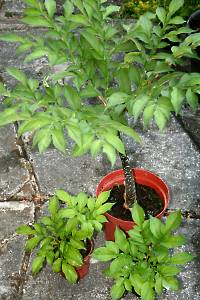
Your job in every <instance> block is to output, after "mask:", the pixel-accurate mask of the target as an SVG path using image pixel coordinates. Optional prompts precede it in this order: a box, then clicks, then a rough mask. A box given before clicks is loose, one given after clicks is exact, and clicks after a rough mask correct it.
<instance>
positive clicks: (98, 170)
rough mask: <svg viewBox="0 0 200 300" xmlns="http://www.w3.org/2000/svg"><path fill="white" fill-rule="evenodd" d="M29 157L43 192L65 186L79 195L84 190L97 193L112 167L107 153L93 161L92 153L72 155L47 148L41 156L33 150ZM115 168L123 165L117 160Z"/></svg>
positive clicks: (52, 191) (70, 191) (47, 192)
mask: <svg viewBox="0 0 200 300" xmlns="http://www.w3.org/2000/svg"><path fill="white" fill-rule="evenodd" d="M30 159H31V161H32V164H33V166H34V170H35V174H36V176H37V181H38V182H39V186H40V190H41V192H42V193H43V194H45V195H48V194H53V193H54V192H55V189H60V188H62V189H65V190H67V191H68V192H69V193H72V194H77V193H79V192H81V191H84V192H87V193H89V194H93V195H95V189H96V187H97V184H98V183H99V180H100V179H101V178H102V177H103V176H104V175H105V174H106V173H107V172H109V171H110V170H111V166H110V163H109V162H108V161H107V159H106V158H105V157H104V156H99V157H98V158H97V159H96V160H93V159H92V158H91V157H90V156H89V155H84V156H82V157H76V158H74V157H70V156H67V155H66V156H65V155H63V154H60V153H58V151H57V150H54V149H51V148H50V149H48V150H47V151H46V152H45V153H44V154H42V155H40V154H39V153H38V151H37V150H32V152H31V153H30ZM115 168H120V162H119V161H118V162H117V164H116V166H115Z"/></svg>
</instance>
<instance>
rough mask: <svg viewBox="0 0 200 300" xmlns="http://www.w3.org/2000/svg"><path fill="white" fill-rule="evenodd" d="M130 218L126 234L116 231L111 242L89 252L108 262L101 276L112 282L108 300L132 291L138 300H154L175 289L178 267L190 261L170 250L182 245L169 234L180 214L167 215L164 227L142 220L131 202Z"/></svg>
mask: <svg viewBox="0 0 200 300" xmlns="http://www.w3.org/2000/svg"><path fill="white" fill-rule="evenodd" d="M132 217H133V220H134V222H135V223H136V225H135V226H134V228H133V229H131V230H129V231H128V233H127V235H126V234H125V233H124V232H123V231H122V230H120V229H119V228H116V230H115V242H112V241H107V242H106V246H105V247H101V248H97V249H96V250H95V251H94V252H93V257H94V258H96V259H98V260H100V261H103V262H107V261H110V265H109V267H108V268H107V269H106V270H105V272H104V274H105V275H106V276H107V277H110V278H112V279H113V280H114V285H113V286H112V288H111V296H112V300H117V299H120V298H121V297H122V296H123V295H124V293H125V292H132V291H134V292H136V293H137V294H138V295H140V296H141V299H142V300H154V299H155V297H156V294H157V295H160V294H161V293H162V291H163V290H164V289H169V290H175V291H176V290H178V289H179V281H178V279H177V278H176V275H177V274H179V273H180V272H181V268H180V266H181V265H184V264H186V263H187V262H189V261H191V260H192V259H193V256H192V255H191V254H190V253H188V252H180V253H179V252H177V251H176V252H175V251H173V252H172V251H171V250H172V249H175V248H176V247H179V246H181V245H183V244H184V243H185V237H184V236H183V235H181V234H177V233H176V234H174V233H173V231H174V230H175V229H177V228H178V227H179V226H180V223H181V213H180V211H176V212H173V213H171V214H170V215H169V216H168V217H167V218H166V222H165V224H164V223H163V222H162V221H161V220H160V219H157V218H155V217H151V218H150V219H149V220H145V219H144V211H143V209H142V208H141V207H140V206H139V205H138V204H137V203H135V204H134V206H133V209H132Z"/></svg>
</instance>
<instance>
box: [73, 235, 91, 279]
mask: <svg viewBox="0 0 200 300" xmlns="http://www.w3.org/2000/svg"><path fill="white" fill-rule="evenodd" d="M88 245H89V248H88V254H87V256H85V257H84V259H83V265H82V266H81V267H78V268H76V272H77V274H78V279H82V278H84V277H85V276H86V275H87V274H88V271H89V266H90V255H91V253H92V251H93V248H94V247H93V241H92V240H88Z"/></svg>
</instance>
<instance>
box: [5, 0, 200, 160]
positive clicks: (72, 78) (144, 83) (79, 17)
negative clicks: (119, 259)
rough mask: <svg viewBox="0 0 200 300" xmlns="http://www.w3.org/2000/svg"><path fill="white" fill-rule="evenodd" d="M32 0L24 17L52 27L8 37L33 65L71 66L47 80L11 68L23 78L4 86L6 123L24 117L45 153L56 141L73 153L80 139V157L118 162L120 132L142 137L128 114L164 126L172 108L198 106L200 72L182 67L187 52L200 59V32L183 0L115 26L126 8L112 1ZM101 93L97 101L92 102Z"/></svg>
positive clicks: (76, 153) (22, 121)
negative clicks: (70, 145)
mask: <svg viewBox="0 0 200 300" xmlns="http://www.w3.org/2000/svg"><path fill="white" fill-rule="evenodd" d="M24 2H25V4H26V6H27V7H26V9H25V10H24V18H23V19H22V21H23V22H24V23H26V24H29V25H30V26H33V27H34V26H43V27H45V28H46V32H45V35H44V37H42V36H37V35H32V34H31V35H29V34H28V35H26V36H25V37H24V36H17V35H16V34H11V33H8V34H2V35H0V40H3V41H7V42H15V43H18V48H17V53H18V54H21V53H25V54H26V58H25V63H28V62H30V61H32V60H36V59H39V58H41V57H46V59H47V60H48V64H49V66H50V68H49V69H50V70H52V67H54V66H55V65H60V64H62V65H63V68H62V70H61V71H59V72H56V73H54V74H52V71H50V72H49V74H46V77H45V78H43V82H42V84H41V85H40V86H39V83H38V81H37V80H35V79H33V78H30V79H29V78H27V76H26V74H24V72H22V71H20V70H17V69H15V68H8V69H7V71H8V73H9V75H10V76H12V77H13V78H14V79H15V80H17V82H18V84H17V85H16V87H14V88H13V90H12V91H8V90H7V89H6V87H5V86H4V85H3V84H0V94H1V95H2V96H3V97H4V99H5V103H7V104H8V106H9V107H8V108H5V109H4V111H3V112H1V113H0V126H4V125H6V124H8V123H11V122H15V121H19V122H20V127H19V132H18V133H19V134H23V133H25V132H27V131H31V132H32V133H33V146H34V147H35V146H38V148H39V151H40V152H41V153H42V152H44V151H45V150H46V149H47V148H48V147H49V146H50V145H53V146H54V147H55V148H56V149H58V150H59V151H61V152H63V153H66V147H67V141H68V139H72V140H73V142H74V149H73V150H72V152H71V154H72V155H73V156H75V157H76V156H80V155H83V154H85V153H88V152H90V153H91V155H92V157H93V158H95V157H96V156H97V155H98V154H100V153H102V152H103V153H105V154H106V155H107V157H108V159H109V160H110V162H111V164H112V165H114V164H115V161H116V155H117V152H120V153H121V154H124V153H125V147H124V144H123V142H122V141H121V139H120V138H119V135H118V133H119V132H120V133H123V134H126V135H128V136H130V137H131V138H133V139H134V140H135V141H136V142H140V137H139V135H138V134H137V132H136V131H135V130H134V129H133V128H130V126H129V124H128V121H127V120H126V117H125V112H126V113H128V114H129V116H131V117H134V119H135V122H136V121H137V120H138V119H139V118H141V117H142V119H143V122H144V127H147V126H148V125H149V124H150V123H151V122H152V121H154V122H155V123H156V124H157V126H158V128H159V129H160V131H163V130H164V129H165V127H166V126H167V122H168V121H169V119H170V116H171V112H175V113H176V114H178V113H180V112H181V107H182V105H183V104H184V103H185V102H186V103H188V104H189V105H190V106H191V108H192V109H193V110H195V109H196V108H197V105H198V94H199V90H200V89H199V86H200V80H199V74H197V73H188V74H185V73H184V72H179V71H177V70H178V69H179V68H178V66H180V65H181V66H182V65H184V60H185V58H196V59H198V56H197V53H196V48H197V47H198V46H199V44H200V33H199V32H194V31H193V30H191V29H189V28H188V27H186V26H184V25H183V24H184V20H183V18H181V17H180V16H178V15H177V14H178V11H179V10H180V9H181V6H182V5H183V0H172V1H171V2H170V3H169V2H168V5H166V6H165V7H157V9H156V13H155V14H154V15H152V14H146V15H143V16H141V17H140V18H139V20H138V21H137V22H135V23H131V24H130V25H123V24H121V23H120V24H116V25H114V23H113V22H112V25H111V23H110V22H111V17H112V15H113V14H115V13H117V12H118V11H119V9H120V8H119V7H118V6H116V5H108V4H107V3H106V2H107V1H100V0H85V1H75V0H67V1H64V3H63V15H62V16H58V15H57V14H56V1H55V0H43V1H35V0H24ZM152 6H153V5H152ZM122 23H123V22H122ZM77 32H78V33H79V34H77ZM184 37H185V38H184ZM171 42H176V46H173V47H171V46H170V43H171ZM166 47H168V48H170V47H171V51H169V52H166ZM119 54H120V55H119ZM116 55H117V57H118V60H116V59H115V57H116ZM93 97H95V98H96V102H95V103H93V102H92V103H93V104H92V103H91V101H88V100H92V99H91V98H93ZM92 101H93V100H92ZM11 108H12V109H13V111H12V112H11V111H10V109H11Z"/></svg>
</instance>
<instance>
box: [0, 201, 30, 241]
mask: <svg viewBox="0 0 200 300" xmlns="http://www.w3.org/2000/svg"><path fill="white" fill-rule="evenodd" d="M0 215H1V217H0V218H1V222H0V241H1V240H3V239H8V238H9V237H10V236H12V235H13V234H14V233H15V229H16V227H17V226H19V225H21V224H23V223H29V222H32V221H33V219H34V204H33V203H31V202H18V201H7V202H0Z"/></svg>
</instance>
